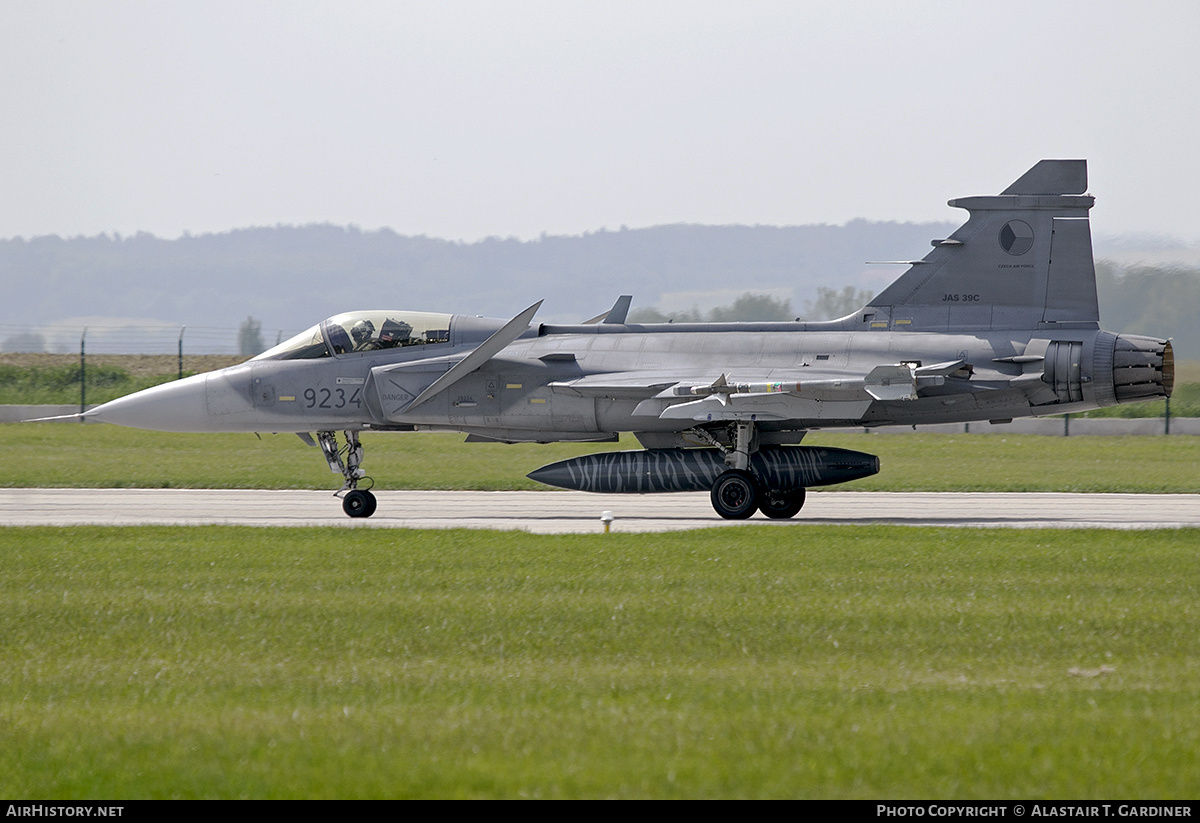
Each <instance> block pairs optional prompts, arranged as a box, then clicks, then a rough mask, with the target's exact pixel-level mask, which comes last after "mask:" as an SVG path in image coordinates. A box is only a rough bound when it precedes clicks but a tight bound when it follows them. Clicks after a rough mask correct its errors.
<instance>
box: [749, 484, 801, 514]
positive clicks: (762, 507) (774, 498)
mask: <svg viewBox="0 0 1200 823" xmlns="http://www.w3.org/2000/svg"><path fill="white" fill-rule="evenodd" d="M804 497H805V494H804V489H802V488H801V489H789V490H788V491H769V492H767V493H765V494H764V495H763V496H762V499H761V500H759V501H758V510H759V511H761V512H762V513H763V514H765V515H766V516H767V517H769V518H771V519H772V520H787V519H788V518H789V517H795V516H796V515H797V514H799V513H800V510H801V509H802V508H804Z"/></svg>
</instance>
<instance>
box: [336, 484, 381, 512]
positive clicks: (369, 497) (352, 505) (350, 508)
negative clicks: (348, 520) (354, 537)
mask: <svg viewBox="0 0 1200 823" xmlns="http://www.w3.org/2000/svg"><path fill="white" fill-rule="evenodd" d="M376 503H377V501H376V500H375V495H373V494H371V493H370V492H369V491H367V490H366V489H353V490H351V491H348V492H346V496H345V497H343V498H342V511H344V512H345V513H346V514H348V515H350V516H351V517H370V516H371V515H373V514H374V513H375V506H376Z"/></svg>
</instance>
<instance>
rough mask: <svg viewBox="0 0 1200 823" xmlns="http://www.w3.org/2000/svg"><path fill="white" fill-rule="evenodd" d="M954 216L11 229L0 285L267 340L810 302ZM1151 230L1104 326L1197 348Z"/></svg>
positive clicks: (924, 240) (1104, 271) (54, 317)
mask: <svg viewBox="0 0 1200 823" xmlns="http://www.w3.org/2000/svg"><path fill="white" fill-rule="evenodd" d="M955 228H957V224H956V223H949V222H947V223H894V222H871V221H866V220H853V221H851V222H849V223H847V224H846V225H844V226H829V225H815V226H789V227H773V226H696V225H674V226H656V227H653V228H647V229H620V230H617V231H604V230H602V231H597V232H592V233H588V234H584V235H582V236H571V237H563V236H543V237H541V238H539V239H537V240H530V241H521V240H516V239H500V238H488V239H486V240H481V241H478V242H473V243H463V242H452V241H448V240H439V239H436V238H429V237H406V236H402V235H399V234H396V233H395V232H393V231H391V230H388V229H381V230H379V231H360V230H359V229H356V228H353V227H349V228H347V227H340V226H331V225H313V226H300V227H290V226H278V227H274V228H251V229H239V230H236V231H230V232H226V233H223V234H211V235H201V236H196V237H191V236H184V237H181V238H179V239H176V240H164V239H160V238H157V237H154V236H152V235H149V234H144V233H143V234H137V235H134V236H131V237H118V236H108V235H101V236H99V237H75V238H69V239H63V238H59V237H55V236H50V237H39V238H34V239H31V240H24V239H19V238H18V239H9V240H0V283H3V284H4V294H5V298H6V299H5V300H3V301H0V330H2V331H3V332H4V333H3V334H2V335H0V337H13V338H15V337H20V336H21V335H24V334H25V333H26V330H29V329H37V328H39V327H47V326H50V325H52V324H55V323H60V322H61V321H64V320H66V319H72V320H73V319H75V318H98V317H110V318H128V319H130V323H133V322H137V323H143V324H150V322H151V321H156V322H157V323H159V324H161V326H162V327H163V328H165V329H167V332H166V334H167V335H168V337H169V339H171V340H174V336H175V335H177V333H178V332H177V331H173V330H172V329H177V328H178V327H179V326H183V325H187V326H188V327H189V328H192V327H195V326H201V327H204V326H208V327H215V328H218V329H226V330H227V329H236V328H237V326H238V325H239V324H240V323H242V322H243V321H244V320H245V319H246V318H247V317H253V318H255V319H256V320H257V321H259V322H261V324H262V329H263V337H264V339H266V340H267V342H268V343H272V342H274V341H275V340H276V339H278V335H279V334H281V333H286V332H295V331H299V330H301V329H303V328H306V327H308V326H310V325H312V324H313V323H315V322H317V321H318V320H320V319H322V318H324V317H327V316H329V315H332V314H336V313H338V312H342V311H348V310H352V309H359V308H366V307H387V308H404V309H416V310H425V311H446V312H459V313H463V314H482V315H489V316H496V317H506V316H510V315H512V314H515V313H516V312H517V311H519V310H520V309H522V308H524V307H525V306H528V305H529V304H530V303H532V302H534V301H535V300H539V299H542V298H545V299H546V302H545V304H544V306H543V308H542V310H541V312H540V313H539V315H538V317H539V319H541V320H545V321H550V322H577V321H579V320H583V319H585V318H588V317H592V316H594V315H596V314H599V313H600V312H602V311H604V310H606V309H607V308H608V307H609V306H611V305H612V302H613V300H614V299H615V298H616V297H617V296H618V295H620V294H632V295H634V304H633V305H634V308H635V309H638V308H642V309H646V308H651V307H657V308H659V309H662V310H666V311H683V310H689V309H699V310H700V311H701V312H707V311H709V310H711V309H713V308H714V307H715V306H720V305H729V304H731V303H733V302H734V301H735V299H737V298H738V297H739V296H740V295H744V294H745V293H746V292H755V293H762V294H766V295H770V296H771V297H772V298H773V299H774V300H777V301H783V300H787V301H790V305H791V306H792V308H793V309H794V310H795V312H796V313H797V314H798V315H799V314H802V313H803V307H804V306H805V305H807V304H810V303H813V302H814V298H816V297H817V295H818V290H820V289H826V290H828V289H838V290H841V289H844V288H845V287H847V286H849V287H853V288H854V289H856V290H863V291H866V292H870V293H871V294H874V293H877V292H878V291H879V290H881V289H882V288H883V287H884V286H885V285H887V284H888V283H890V282H891V281H892V280H893V279H895V278H896V277H897V276H899V275H900V273H901V272H902V271H903V267H902V266H898V265H868V264H867V261H872V260H876V261H877V260H912V259H918V258H920V257H923V256H924V255H925V254H926V253H927V252H928V250H929V248H930V245H929V241H930V240H932V239H935V238H941V237H945V236H946V235H947V234H949V233H950V232H952V231H953V230H954V229H955ZM1151 239H1152V238H1151ZM1139 242H1140V245H1139V243H1134V242H1132V241H1128V242H1124V243H1122V242H1120V241H1105V240H1104V239H1103V238H1099V239H1098V240H1097V243H1096V249H1097V256H1098V257H1102V256H1103V255H1104V254H1105V252H1106V251H1110V252H1111V253H1112V254H1113V256H1114V257H1118V258H1120V264H1116V263H1114V264H1108V265H1102V266H1101V267H1100V268H1101V274H1100V298H1101V310H1102V316H1103V318H1104V321H1105V323H1104V325H1105V327H1106V328H1111V329H1112V330H1114V331H1134V332H1140V333H1144V334H1156V335H1164V336H1165V335H1171V336H1174V337H1175V338H1176V341H1177V342H1176V348H1177V351H1178V353H1179V355H1180V356H1181V357H1186V358H1200V326H1198V324H1196V323H1195V321H1194V318H1195V317H1196V316H1197V311H1198V310H1200V271H1198V270H1196V269H1194V268H1193V269H1186V268H1178V267H1168V268H1164V267H1161V266H1160V267H1159V268H1153V269H1152V268H1146V267H1145V266H1142V267H1137V266H1134V265H1132V263H1131V261H1134V260H1141V261H1147V262H1151V261H1153V262H1158V259H1157V258H1155V257H1154V256H1153V255H1154V252H1153V250H1151V251H1144V250H1141V249H1142V247H1144V246H1146V245H1147V243H1149V240H1147V239H1145V238H1141V239H1140V241H1139ZM1158 242H1159V241H1155V243H1158ZM1150 245H1154V243H1151V244H1150ZM1188 253H1190V252H1189V251H1188V249H1187V248H1183V249H1182V250H1181V251H1174V252H1170V254H1173V255H1175V257H1178V256H1179V255H1180V254H1184V255H1186V254H1188ZM1131 272H1132V273H1133V276H1132V277H1130V276H1127V275H1128V274H1129V273H1131ZM810 319H823V318H816V317H813V318H810ZM64 325H65V326H67V327H69V328H70V329H71V331H70V333H69V336H71V337H73V339H75V340H78V337H79V334H78V332H77V331H75V328H76V327H77V326H79V325H83V324H81V323H74V322H72V323H68V324H64ZM189 334H191V332H189ZM156 345H157V344H156ZM66 350H70V349H69V348H68V349H66ZM156 350H157V349H156Z"/></svg>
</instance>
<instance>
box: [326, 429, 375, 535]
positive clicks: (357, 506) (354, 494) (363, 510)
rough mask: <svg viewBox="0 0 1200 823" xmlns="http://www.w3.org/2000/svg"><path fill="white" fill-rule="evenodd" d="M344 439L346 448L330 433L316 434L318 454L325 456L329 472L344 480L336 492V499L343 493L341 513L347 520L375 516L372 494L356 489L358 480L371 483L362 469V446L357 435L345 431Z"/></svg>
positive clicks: (365, 490)
mask: <svg viewBox="0 0 1200 823" xmlns="http://www.w3.org/2000/svg"><path fill="white" fill-rule="evenodd" d="M345 435H346V445H345V446H338V441H337V435H336V434H335V433H334V432H331V431H323V432H317V442H318V443H319V444H320V446H321V453H322V454H324V455H325V461H326V462H327V463H329V470H330V471H332V472H333V473H334V474H340V475H341V476H342V477H344V478H346V482H345V484H344V485H343V486H342V487H341V488H340V489H339V490H338V492H337V494H338V495H341V494H342V492H345V495H344V496H343V497H342V511H344V512H345V513H346V514H348V515H349V516H350V517H370V516H371V515H373V514H374V513H375V505H376V502H377V501H376V500H375V495H373V494H371V490H370V488H369V487H368V488H366V489H360V488H359V487H358V482H359V481H360V480H363V479H366V480H368V481H369V480H370V478H369V477H367V476H366V472H364V471H363V470H362V468H361V465H362V461H363V447H362V443H361V442H359V439H358V432H357V431H348V432H345Z"/></svg>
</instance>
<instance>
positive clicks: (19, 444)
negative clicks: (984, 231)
mask: <svg viewBox="0 0 1200 823" xmlns="http://www.w3.org/2000/svg"><path fill="white" fill-rule="evenodd" d="M804 442H805V444H807V445H823V446H839V447H842V448H848V449H855V450H859V451H865V452H869V453H871V454H878V455H879V457H880V464H881V469H880V472H879V474H878V475H875V476H874V477H869V478H866V479H864V480H859V481H855V482H853V483H848V484H845V485H842V486H839V487H838V488H839V489H845V490H853V489H861V490H869V491H1063V492H1068V491H1074V492H1147V493H1151V492H1152V493H1162V492H1175V493H1181V492H1200V438H1195V437H1067V438H1061V437H1038V436H1034V435H998V434H997V435H969V436H968V435H946V434H869V435H864V434H833V433H826V432H817V433H814V434H812V435H810V436H809V437H808V438H806V439H805V441H804ZM363 443H364V444H365V446H366V449H367V459H366V462H365V463H364V467H365V468H366V469H367V472H368V474H369V475H371V476H372V477H373V478H375V481H376V483H377V484H378V485H379V486H380V487H381V488H384V489H483V490H498V489H538V488H543V489H544V488H546V487H545V486H540V485H539V484H537V483H534V482H533V481H531V480H528V479H526V478H525V475H526V473H528V472H530V471H532V470H533V469H536V468H537V467H539V466H542V465H544V464H546V463H551V462H553V461H555V460H562V459H565V458H567V457H572V456H575V455H580V454H584V453H586V452H589V451H600V450H606V449H613V448H625V449H632V448H638V446H637V443H636V441H635V440H633V439H632V438H629V437H626V438H625V439H624V440H623V441H622V443H621V444H592V445H588V444H569V443H568V444H562V443H558V444H549V445H544V446H542V445H516V446H507V445H503V444H495V443H464V442H463V436H462V435H457V434H427V433H419V434H386V433H367V434H366V435H364V436H363ZM0 466H2V467H3V469H2V471H0V486H9V487H37V486H47V487H85V488H115V487H140V488H264V489H277V488H311V489H323V488H336V487H337V486H340V485H341V480H340V477H339V476H335V475H332V474H331V473H330V471H329V468H328V466H326V464H325V461H324V459H323V458H322V457H321V454H320V452H319V451H318V450H316V449H313V448H308V447H306V446H304V445H303V444H302V443H301V442H300V440H299V439H298V438H296V437H295V436H293V435H264V436H263V437H262V439H259V438H257V437H255V436H254V435H252V434H165V433H161V432H147V431H137V430H134V429H123V428H120V427H117V426H105V425H91V424H89V425H80V424H73V423H42V424H32V423H14V424H7V425H0Z"/></svg>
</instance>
